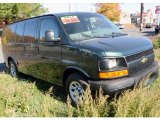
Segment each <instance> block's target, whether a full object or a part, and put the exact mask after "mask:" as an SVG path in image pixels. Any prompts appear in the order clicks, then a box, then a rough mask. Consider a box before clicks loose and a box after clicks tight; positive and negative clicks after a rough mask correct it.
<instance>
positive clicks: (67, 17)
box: [61, 16, 80, 24]
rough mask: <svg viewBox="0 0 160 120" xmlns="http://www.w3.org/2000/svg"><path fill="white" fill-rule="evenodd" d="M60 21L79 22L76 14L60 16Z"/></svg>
mask: <svg viewBox="0 0 160 120" xmlns="http://www.w3.org/2000/svg"><path fill="white" fill-rule="evenodd" d="M61 21H62V23H63V24H70V23H77V22H80V20H79V19H78V17H77V16H65V17H61Z"/></svg>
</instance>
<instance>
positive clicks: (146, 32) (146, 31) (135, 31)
mask: <svg viewBox="0 0 160 120" xmlns="http://www.w3.org/2000/svg"><path fill="white" fill-rule="evenodd" d="M154 29H155V28H154V27H153V28H143V29H142V31H140V29H139V28H137V27H135V28H132V29H128V28H125V29H121V30H122V32H124V33H127V34H128V35H129V36H134V37H145V38H151V37H152V36H154V34H155V33H154Z"/></svg>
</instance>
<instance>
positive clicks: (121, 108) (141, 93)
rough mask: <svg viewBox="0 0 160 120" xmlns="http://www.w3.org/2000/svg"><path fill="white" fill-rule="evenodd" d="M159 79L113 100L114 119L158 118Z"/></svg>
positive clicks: (159, 103) (159, 109) (159, 102)
mask: <svg viewBox="0 0 160 120" xmlns="http://www.w3.org/2000/svg"><path fill="white" fill-rule="evenodd" d="M159 83H160V79H158V81H156V82H155V83H154V84H153V85H150V86H148V87H145V88H142V87H140V88H137V89H134V90H132V91H126V92H124V93H123V94H122V95H121V96H120V97H119V99H117V100H115V105H114V107H115V113H116V114H115V116H116V117H160V86H159Z"/></svg>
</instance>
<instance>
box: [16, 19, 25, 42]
mask: <svg viewBox="0 0 160 120" xmlns="http://www.w3.org/2000/svg"><path fill="white" fill-rule="evenodd" d="M24 25H25V22H18V23H17V28H16V41H17V42H23V32H24Z"/></svg>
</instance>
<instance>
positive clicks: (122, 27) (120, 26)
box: [116, 23, 125, 29]
mask: <svg viewBox="0 0 160 120" xmlns="http://www.w3.org/2000/svg"><path fill="white" fill-rule="evenodd" d="M116 25H117V27H118V28H119V29H124V28H125V26H124V25H123V24H120V23H116Z"/></svg>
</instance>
